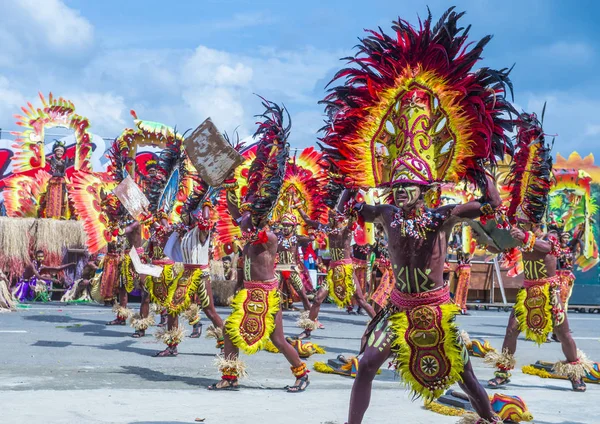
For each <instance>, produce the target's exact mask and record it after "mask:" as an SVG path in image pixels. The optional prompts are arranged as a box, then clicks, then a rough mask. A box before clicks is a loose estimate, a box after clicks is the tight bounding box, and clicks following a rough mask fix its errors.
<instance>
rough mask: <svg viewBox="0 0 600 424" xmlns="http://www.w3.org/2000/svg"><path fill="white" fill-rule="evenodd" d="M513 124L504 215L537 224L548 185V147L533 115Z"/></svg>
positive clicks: (549, 149)
mask: <svg viewBox="0 0 600 424" xmlns="http://www.w3.org/2000/svg"><path fill="white" fill-rule="evenodd" d="M516 125H517V135H516V142H515V155H514V158H513V164H512V167H511V173H510V177H509V180H508V187H509V189H510V204H509V207H508V212H507V216H508V218H509V220H510V221H512V222H515V221H522V222H530V223H533V224H541V223H542V221H543V220H544V218H545V214H546V207H547V206H548V193H549V191H550V185H551V183H552V155H551V150H552V147H551V146H549V145H548V144H547V143H546V139H545V136H544V131H543V129H542V124H541V122H540V121H539V120H538V118H537V115H536V114H535V113H532V114H527V113H522V114H521V115H520V116H519V119H518V120H517V122H516Z"/></svg>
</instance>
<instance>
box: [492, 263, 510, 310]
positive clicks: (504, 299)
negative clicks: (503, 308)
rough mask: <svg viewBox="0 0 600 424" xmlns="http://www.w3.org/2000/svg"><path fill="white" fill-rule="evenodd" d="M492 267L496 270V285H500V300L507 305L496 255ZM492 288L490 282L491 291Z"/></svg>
mask: <svg viewBox="0 0 600 424" xmlns="http://www.w3.org/2000/svg"><path fill="white" fill-rule="evenodd" d="M494 269H495V270H496V277H497V278H498V286H499V287H500V293H501V294H502V302H503V303H504V304H505V305H508V302H507V301H506V293H505V292H504V283H503V282H502V273H501V272H500V264H499V263H498V257H495V258H494ZM493 290H494V285H493V284H492V291H493Z"/></svg>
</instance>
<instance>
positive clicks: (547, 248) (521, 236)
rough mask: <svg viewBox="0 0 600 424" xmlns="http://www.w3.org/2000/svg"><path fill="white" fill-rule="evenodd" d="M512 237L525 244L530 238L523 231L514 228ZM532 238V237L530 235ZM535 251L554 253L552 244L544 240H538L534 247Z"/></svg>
mask: <svg viewBox="0 0 600 424" xmlns="http://www.w3.org/2000/svg"><path fill="white" fill-rule="evenodd" d="M510 235H511V236H512V237H513V238H514V239H515V240H519V241H520V242H522V243H524V242H525V239H526V238H527V237H528V236H527V235H526V234H525V232H524V231H523V230H521V229H520V228H517V227H513V228H511V230H510ZM529 237H531V235H529ZM533 250H534V251H536V252H540V253H550V252H551V251H552V243H551V242H549V241H548V240H542V239H538V238H536V240H535V243H534V245H533Z"/></svg>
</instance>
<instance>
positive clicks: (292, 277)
mask: <svg viewBox="0 0 600 424" xmlns="http://www.w3.org/2000/svg"><path fill="white" fill-rule="evenodd" d="M277 275H278V276H279V281H280V282H281V284H282V285H283V283H285V282H289V283H290V284H291V285H292V287H293V288H294V290H296V292H302V291H303V290H304V284H303V283H302V278H301V277H300V273H299V272H298V271H277ZM282 288H283V287H282Z"/></svg>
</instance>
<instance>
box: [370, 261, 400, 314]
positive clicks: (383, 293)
mask: <svg viewBox="0 0 600 424" xmlns="http://www.w3.org/2000/svg"><path fill="white" fill-rule="evenodd" d="M380 269H382V271H383V272H382V274H381V281H380V282H379V286H377V289H375V291H374V292H373V294H372V295H371V300H372V301H373V302H375V303H377V304H378V305H379V306H380V307H381V308H385V307H386V306H387V304H388V302H389V298H390V294H391V293H392V290H393V288H394V278H393V271H392V267H391V265H388V266H387V267H383V266H381V268H380Z"/></svg>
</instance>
